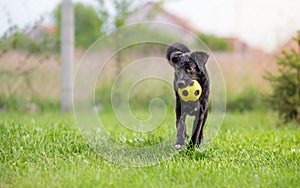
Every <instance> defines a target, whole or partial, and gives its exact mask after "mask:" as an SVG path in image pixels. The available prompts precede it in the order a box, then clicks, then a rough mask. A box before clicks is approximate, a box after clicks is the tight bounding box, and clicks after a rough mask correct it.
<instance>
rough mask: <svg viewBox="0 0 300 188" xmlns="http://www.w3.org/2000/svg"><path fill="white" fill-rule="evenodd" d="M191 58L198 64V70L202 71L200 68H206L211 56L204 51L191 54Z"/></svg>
mask: <svg viewBox="0 0 300 188" xmlns="http://www.w3.org/2000/svg"><path fill="white" fill-rule="evenodd" d="M190 56H191V58H192V59H193V60H194V61H195V63H196V64H197V66H198V68H199V69H200V67H202V66H205V64H206V62H207V60H208V57H209V55H208V54H207V53H205V52H202V51H195V52H192V53H191V55H190Z"/></svg>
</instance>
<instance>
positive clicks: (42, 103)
mask: <svg viewBox="0 0 300 188" xmlns="http://www.w3.org/2000/svg"><path fill="white" fill-rule="evenodd" d="M69 2H72V1H69ZM69 5H70V6H72V7H73V8H74V60H73V61H72V63H73V64H74V70H75V69H76V66H77V65H78V63H79V61H80V59H81V58H82V56H83V54H84V52H85V51H86V50H87V48H88V47H89V46H90V45H91V44H92V43H93V42H95V41H96V40H97V39H98V38H99V37H101V36H103V35H104V34H107V33H110V32H111V31H113V30H114V29H115V28H118V27H121V26H123V25H126V24H132V23H135V22H139V21H161V22H167V23H171V24H176V25H179V26H181V27H183V28H185V29H186V30H189V31H191V32H193V33H194V34H196V35H197V36H198V37H199V38H200V39H201V40H202V41H203V42H204V43H205V44H206V45H207V47H208V48H209V49H210V50H211V51H213V53H214V55H215V56H216V59H217V60H218V62H219V66H220V69H221V71H222V73H223V76H224V79H225V82H226V88H227V110H230V111H250V110H254V109H255V110H257V109H259V110H265V109H267V104H266V103H265V102H264V96H265V95H266V94H268V93H269V92H271V86H270V83H269V82H268V81H267V80H265V79H264V78H263V75H264V74H265V72H266V71H269V72H271V73H274V74H276V72H277V68H278V67H277V64H276V56H277V55H280V53H281V52H282V51H283V50H286V51H288V50H290V49H295V50H296V51H298V50H299V47H298V44H297V42H295V41H294V40H292V37H293V36H295V35H296V33H297V29H299V28H300V12H299V10H297V7H300V2H299V1H297V0H287V1H281V0H265V1H259V0H253V1H246V0H226V1H225V0H211V1H202V0H201V1H192V0H176V1H175V0H161V1H146V0H142V1H137V0H136V1H134V0H111V1H109V0H76V1H73V2H72V4H69ZM61 20H62V1H61V0H53V1H35V0H10V1H1V3H0V36H1V37H0V38H1V40H0V112H6V111H16V112H44V111H47V110H51V111H60V110H61V95H62V92H61V91H62V89H61V88H62V86H61V85H62V84H61V82H62V79H63V78H62V75H64V74H63V73H62V69H61V67H62V58H61V57H62V56H61V50H60V49H61V42H62V41H61V30H62V26H63V24H61V23H62V22H61ZM151 34H152V35H153V33H152V32H149V33H147V32H146V31H145V35H151ZM155 34H156V35H157V37H158V38H159V37H161V38H162V39H163V38H165V37H172V36H169V35H168V34H165V33H163V32H162V33H155ZM186 40H189V39H186ZM144 50H148V51H149V50H151V53H153V54H161V55H162V56H164V49H161V48H157V49H147V46H145V49H144ZM139 51H141V50H140V49H139ZM135 55H136V56H141V57H143V54H135ZM118 58H119V59H118ZM120 58H121V59H120ZM124 58H126V57H124V56H122V54H120V56H118V57H117V58H116V59H115V69H113V70H111V71H112V72H111V74H110V75H111V78H113V77H114V76H115V75H116V74H117V72H118V70H120V69H121V68H122V67H124V66H126V62H130V59H124ZM127 58H130V57H127ZM120 62H122V63H120ZM72 71H73V70H72ZM152 89H153V90H155V89H156V88H155V87H153V88H152ZM105 91H107V92H106V93H107V94H104V95H103V92H105ZM108 91H109V89H107V88H106V89H104V91H96V93H97V92H102V95H101V96H100V95H96V102H97V104H99V108H101V109H102V108H104V107H105V103H106V101H108V100H109V98H110V94H109V93H108ZM164 93H166V94H167V95H166V96H165V99H166V100H169V99H170V98H169V97H168V96H169V95H170V92H161V95H164ZM138 96H139V97H140V98H138ZM147 97H151V96H147V94H146V93H145V94H143V95H137V96H135V99H136V100H132V103H133V105H134V101H136V104H137V105H139V104H141V101H144V100H145V99H146V98H147ZM147 104H148V103H147Z"/></svg>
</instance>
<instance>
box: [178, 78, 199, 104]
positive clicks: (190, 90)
mask: <svg viewBox="0 0 300 188" xmlns="http://www.w3.org/2000/svg"><path fill="white" fill-rule="evenodd" d="M201 93H202V88H201V86H200V84H199V82H197V80H192V82H191V83H190V84H189V85H188V86H186V87H184V88H179V89H178V94H179V96H180V98H181V99H182V100H184V101H185V102H188V101H196V100H198V99H199V98H200V96H201Z"/></svg>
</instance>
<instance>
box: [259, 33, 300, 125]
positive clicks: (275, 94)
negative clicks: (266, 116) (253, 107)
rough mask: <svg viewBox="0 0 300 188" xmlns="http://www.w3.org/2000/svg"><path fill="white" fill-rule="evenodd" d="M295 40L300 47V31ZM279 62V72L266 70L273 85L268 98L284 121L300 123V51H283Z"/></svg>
mask: <svg viewBox="0 0 300 188" xmlns="http://www.w3.org/2000/svg"><path fill="white" fill-rule="evenodd" d="M295 40H296V41H297V42H298V45H299V47H300V31H298V37H297V38H295ZM277 64H278V66H279V69H278V74H272V73H270V72H266V74H265V75H264V78H265V79H266V80H268V81H269V82H270V84H271V86H272V93H271V94H270V95H268V96H267V97H266V100H267V101H268V102H269V104H270V105H271V107H272V109H274V110H275V111H277V112H278V113H279V115H280V116H281V117H282V120H283V121H284V122H288V121H294V120H296V121H297V122H298V123H300V51H299V52H298V53H297V52H296V51H295V49H291V50H290V51H282V53H281V56H278V57H277Z"/></svg>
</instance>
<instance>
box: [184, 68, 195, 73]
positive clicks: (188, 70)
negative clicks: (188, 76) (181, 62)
mask: <svg viewBox="0 0 300 188" xmlns="http://www.w3.org/2000/svg"><path fill="white" fill-rule="evenodd" d="M194 70H195V69H194V68H193V67H189V68H188V69H187V70H186V71H187V72H189V73H191V72H194Z"/></svg>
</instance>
